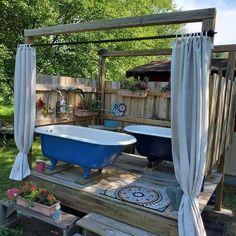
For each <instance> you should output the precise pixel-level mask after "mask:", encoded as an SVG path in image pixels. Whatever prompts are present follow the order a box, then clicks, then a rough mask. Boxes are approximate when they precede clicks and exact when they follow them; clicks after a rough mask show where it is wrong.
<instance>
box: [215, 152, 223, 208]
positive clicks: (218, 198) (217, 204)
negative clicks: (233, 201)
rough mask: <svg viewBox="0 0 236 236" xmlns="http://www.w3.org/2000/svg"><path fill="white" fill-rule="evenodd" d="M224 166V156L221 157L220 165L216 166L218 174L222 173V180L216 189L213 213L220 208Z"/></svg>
mask: <svg viewBox="0 0 236 236" xmlns="http://www.w3.org/2000/svg"><path fill="white" fill-rule="evenodd" d="M224 166H225V154H223V155H222V156H221V159H220V164H219V166H218V169H217V170H218V172H220V173H222V178H221V180H220V182H219V184H218V186H217V188H216V202H215V206H214V210H215V211H220V210H221V207H222V198H223V189H224Z"/></svg>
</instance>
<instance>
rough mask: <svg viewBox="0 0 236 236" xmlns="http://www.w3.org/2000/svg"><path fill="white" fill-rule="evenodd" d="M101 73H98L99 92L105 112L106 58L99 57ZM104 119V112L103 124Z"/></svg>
mask: <svg viewBox="0 0 236 236" xmlns="http://www.w3.org/2000/svg"><path fill="white" fill-rule="evenodd" d="M98 69H99V71H98V80H99V82H98V88H97V89H98V91H100V98H99V99H100V101H101V104H102V105H101V108H102V110H104V107H105V92H104V91H105V75H106V74H105V57H103V56H102V55H99V68H98ZM102 119H103V112H101V122H102Z"/></svg>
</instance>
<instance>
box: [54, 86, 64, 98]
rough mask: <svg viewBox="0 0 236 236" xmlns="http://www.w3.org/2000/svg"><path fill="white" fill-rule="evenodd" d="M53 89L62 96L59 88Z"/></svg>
mask: <svg viewBox="0 0 236 236" xmlns="http://www.w3.org/2000/svg"><path fill="white" fill-rule="evenodd" d="M55 91H56V92H58V93H59V95H60V97H61V98H62V97H63V96H62V93H61V91H60V90H59V89H57V88H56V89H55Z"/></svg>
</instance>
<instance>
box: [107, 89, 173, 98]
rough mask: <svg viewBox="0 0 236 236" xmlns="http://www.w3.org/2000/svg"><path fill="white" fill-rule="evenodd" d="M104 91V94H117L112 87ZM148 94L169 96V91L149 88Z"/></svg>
mask: <svg viewBox="0 0 236 236" xmlns="http://www.w3.org/2000/svg"><path fill="white" fill-rule="evenodd" d="M105 93H106V94H118V90H117V89H112V88H106V89H105ZM148 96H155V97H164V98H170V92H157V91H155V90H149V91H148Z"/></svg>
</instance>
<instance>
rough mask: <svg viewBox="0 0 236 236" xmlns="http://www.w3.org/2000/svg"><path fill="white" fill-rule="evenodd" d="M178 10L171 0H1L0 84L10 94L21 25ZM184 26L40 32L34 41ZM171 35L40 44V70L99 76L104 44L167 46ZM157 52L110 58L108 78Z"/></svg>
mask: <svg viewBox="0 0 236 236" xmlns="http://www.w3.org/2000/svg"><path fill="white" fill-rule="evenodd" d="M172 10H175V6H174V4H173V3H172V1H171V0H163V1H159V0H139V1H133V0H111V1H107V0H100V1H96V0H92V1H88V0H50V1H49V0H41V1H38V0H12V1H8V0H0V12H1V14H0V23H1V24H0V42H2V46H1V47H2V49H1V47H0V53H1V59H0V83H2V84H3V85H4V86H0V87H1V90H2V91H0V92H2V93H3V94H4V97H9V95H12V85H13V74H14V63H15V62H14V57H15V53H16V44H19V43H23V42H24V37H23V30H24V29H32V28H37V27H42V26H51V25H58V24H67V23H74V22H85V21H94V20H101V19H112V18H120V17H129V16H137V15H148V14H154V13H160V12H166V11H172ZM179 30H181V27H180V26H177V25H171V26H158V27H157V26H155V27H144V28H132V29H118V30H108V31H100V32H92V33H90V32H87V33H80V34H69V35H55V36H50V37H38V38H36V43H37V42H41V43H52V42H55V41H60V42H64V41H87V40H99V39H113V38H129V37H142V36H151V35H163V34H172V33H175V32H177V31H179ZM171 41H172V40H171V39H168V40H149V41H134V42H122V43H108V44H87V45H70V46H61V47H39V48H37V70H38V72H41V73H45V74H55V75H58V74H60V75H68V76H75V77H84V78H97V76H98V55H97V51H98V50H99V49H100V48H103V47H105V48H107V49H109V50H129V49H147V48H149V49H150V48H161V47H169V46H170V44H171ZM156 58H157V57H149V58H147V57H138V58H120V59H117V58H112V59H107V74H106V78H107V79H108V80H118V79H119V78H123V77H124V74H125V71H126V70H127V69H129V68H132V67H135V66H138V65H140V64H143V63H146V62H148V61H150V60H154V59H156Z"/></svg>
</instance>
